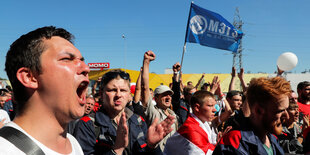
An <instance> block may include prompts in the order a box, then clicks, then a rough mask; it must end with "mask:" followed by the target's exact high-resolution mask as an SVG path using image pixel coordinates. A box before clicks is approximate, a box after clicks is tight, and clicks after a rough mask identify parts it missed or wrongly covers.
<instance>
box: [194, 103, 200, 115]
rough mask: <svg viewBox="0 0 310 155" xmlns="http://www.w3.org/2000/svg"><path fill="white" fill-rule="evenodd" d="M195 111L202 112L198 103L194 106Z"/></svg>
mask: <svg viewBox="0 0 310 155" xmlns="http://www.w3.org/2000/svg"><path fill="white" fill-rule="evenodd" d="M193 110H195V111H196V112H198V113H199V112H200V105H199V104H198V103H196V104H195V105H194V109H193Z"/></svg>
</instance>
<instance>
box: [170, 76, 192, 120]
mask: <svg viewBox="0 0 310 155" xmlns="http://www.w3.org/2000/svg"><path fill="white" fill-rule="evenodd" d="M172 91H173V92H174V93H173V95H172V106H173V111H174V112H175V114H176V115H177V116H178V123H179V126H181V125H182V124H183V123H184V122H185V121H186V119H187V117H188V115H189V113H190V111H189V110H190V104H189V103H187V102H186V101H185V100H183V99H181V91H180V82H176V81H173V85H172Z"/></svg>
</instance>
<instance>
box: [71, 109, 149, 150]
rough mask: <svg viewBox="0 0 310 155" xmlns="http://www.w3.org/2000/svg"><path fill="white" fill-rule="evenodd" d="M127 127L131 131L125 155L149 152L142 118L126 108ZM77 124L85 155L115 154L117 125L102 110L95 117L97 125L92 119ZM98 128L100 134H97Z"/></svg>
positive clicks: (79, 139)
mask: <svg viewBox="0 0 310 155" xmlns="http://www.w3.org/2000/svg"><path fill="white" fill-rule="evenodd" d="M125 113H126V118H127V125H128V129H129V144H128V146H127V147H126V148H125V150H124V152H123V154H143V153H145V152H147V151H149V149H148V147H147V143H146V133H147V126H146V123H145V122H144V120H143V119H142V117H140V116H138V115H136V114H134V113H133V112H132V111H131V110H130V109H128V108H125ZM81 120H82V121H80V122H81V123H79V122H78V123H77V124H76V127H75V128H76V129H75V130H77V133H76V134H75V136H76V139H77V140H78V142H79V143H80V145H81V147H82V149H83V151H84V153H85V155H87V154H115V152H114V151H113V150H112V149H111V148H112V146H113V145H114V142H115V139H116V130H117V125H116V123H115V122H114V121H113V120H111V119H110V118H109V116H108V115H106V112H105V111H104V108H101V109H100V110H99V111H98V112H97V113H96V116H95V123H94V124H93V123H92V122H91V120H90V119H84V120H83V118H82V119H81ZM94 125H96V126H97V128H98V130H99V132H98V135H96V133H95V130H96V129H95V127H94Z"/></svg>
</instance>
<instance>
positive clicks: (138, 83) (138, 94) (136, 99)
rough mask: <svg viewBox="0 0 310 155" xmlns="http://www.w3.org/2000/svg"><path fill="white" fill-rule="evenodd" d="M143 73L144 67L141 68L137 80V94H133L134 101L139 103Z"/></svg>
mask: <svg viewBox="0 0 310 155" xmlns="http://www.w3.org/2000/svg"><path fill="white" fill-rule="evenodd" d="M141 73H142V67H141V68H140V73H139V76H138V79H137V82H136V88H135V94H134V96H133V101H134V103H138V102H139V101H140V99H141Z"/></svg>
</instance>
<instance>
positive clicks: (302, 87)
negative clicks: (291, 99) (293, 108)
mask: <svg viewBox="0 0 310 155" xmlns="http://www.w3.org/2000/svg"><path fill="white" fill-rule="evenodd" d="M297 93H298V102H297V104H298V106H299V112H302V113H303V114H304V115H309V114H310V82H309V81H303V82H300V83H299V84H298V85H297Z"/></svg>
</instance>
